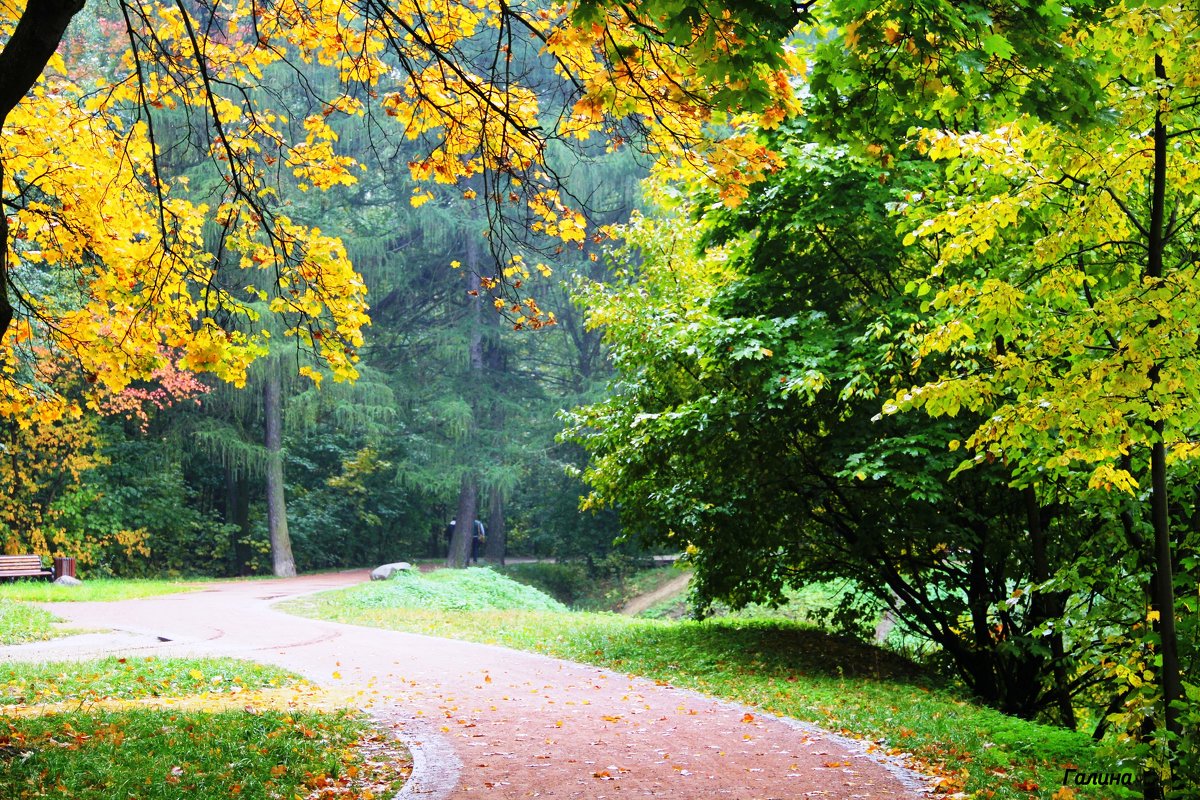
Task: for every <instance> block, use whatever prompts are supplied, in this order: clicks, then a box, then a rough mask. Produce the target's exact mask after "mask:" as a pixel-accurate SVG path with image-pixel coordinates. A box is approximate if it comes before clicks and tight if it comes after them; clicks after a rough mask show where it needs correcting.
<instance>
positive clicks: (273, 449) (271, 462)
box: [263, 364, 296, 578]
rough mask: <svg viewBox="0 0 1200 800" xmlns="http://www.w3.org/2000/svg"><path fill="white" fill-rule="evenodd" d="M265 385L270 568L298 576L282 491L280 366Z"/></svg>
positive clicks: (269, 372)
mask: <svg viewBox="0 0 1200 800" xmlns="http://www.w3.org/2000/svg"><path fill="white" fill-rule="evenodd" d="M268 367H269V368H268V370H267V379H266V382H265V383H264V384H263V418H264V420H265V422H266V446H267V473H266V479H267V532H268V533H269V535H270V539H271V569H272V571H273V572H274V573H275V575H276V576H277V577H280V578H291V577H294V576H295V575H296V561H295V559H293V558H292V540H291V537H290V536H288V524H287V500H286V499H285V497H284V492H283V397H282V394H283V389H282V386H281V385H280V379H279V371H278V366H277V365H275V364H270V365H268Z"/></svg>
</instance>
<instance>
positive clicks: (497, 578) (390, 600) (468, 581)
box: [344, 568, 567, 612]
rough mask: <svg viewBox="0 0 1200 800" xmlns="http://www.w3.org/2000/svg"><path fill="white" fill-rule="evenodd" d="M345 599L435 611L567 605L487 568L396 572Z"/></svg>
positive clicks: (368, 607)
mask: <svg viewBox="0 0 1200 800" xmlns="http://www.w3.org/2000/svg"><path fill="white" fill-rule="evenodd" d="M355 588H356V591H354V592H352V593H348V594H346V595H345V600H344V602H345V603H346V604H347V606H348V607H350V608H353V609H355V610H357V611H373V610H377V609H391V608H425V609H433V610H438V611H454V612H462V611H478V610H482V609H498V610H512V609H521V610H529V611H552V612H563V611H566V610H567V609H566V606H564V605H563V604H562V603H559V602H558V601H557V600H554V599H553V598H551V597H548V596H547V595H545V594H543V593H542V592H539V591H538V590H536V589H534V588H532V587H530V586H526V585H524V584H522V583H518V582H517V581H514V580H512V579H510V578H506V577H504V576H503V575H500V574H498V573H496V572H493V571H492V570H490V569H487V568H479V569H467V570H437V571H435V572H429V573H421V572H416V571H415V570H414V571H412V572H397V573H395V574H394V575H392V577H391V578H389V579H388V580H386V581H371V582H370V583H366V584H363V585H361V586H358V587H355Z"/></svg>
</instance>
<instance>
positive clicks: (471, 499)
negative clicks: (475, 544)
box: [446, 473, 479, 568]
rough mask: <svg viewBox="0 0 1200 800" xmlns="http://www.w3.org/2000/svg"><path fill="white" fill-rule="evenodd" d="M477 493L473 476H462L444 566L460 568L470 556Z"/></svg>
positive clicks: (468, 474) (469, 474)
mask: <svg viewBox="0 0 1200 800" xmlns="http://www.w3.org/2000/svg"><path fill="white" fill-rule="evenodd" d="M478 499H479V492H478V489H477V487H476V485H475V476H474V475H473V474H471V473H467V474H466V475H463V479H462V488H461V489H459V491H458V515H457V516H455V518H454V519H455V525H454V535H453V536H451V537H450V552H449V553H448V554H447V555H446V566H447V567H455V568H462V567H465V566H466V565H467V558H469V557H470V555H471V534H472V533H474V531H475V517H476V506H477V502H478Z"/></svg>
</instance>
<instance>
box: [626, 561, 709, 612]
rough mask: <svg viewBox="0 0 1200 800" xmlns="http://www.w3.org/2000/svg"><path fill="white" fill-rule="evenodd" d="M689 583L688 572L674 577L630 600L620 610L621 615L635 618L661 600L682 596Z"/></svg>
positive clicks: (689, 576) (690, 580)
mask: <svg viewBox="0 0 1200 800" xmlns="http://www.w3.org/2000/svg"><path fill="white" fill-rule="evenodd" d="M691 582H692V573H690V572H688V573H686V574H684V575H676V576H675V577H674V578H672V579H671V580H669V581H667V582H666V583H664V584H663V585H662V586H660V587H658V588H657V589H655V590H654V591H653V592H647V593H646V594H642V595H638V596H637V597H635V598H633V599H632V600H630V601H629V602H628V603H626V604H625V605H624V606H623V607H622V608H621V613H622V614H624V615H625V616H627V617H636V616H637V615H638V614H640V613H642V612H643V611H645V610H646V609H648V608H651V607H653V606H655V605H658V604H659V603H661V602H662V601H663V600H667V599H669V598H672V597H675V596H676V595H678V594H682V593H683V592H684V591H686V590H687V587H688V584H689V583H691Z"/></svg>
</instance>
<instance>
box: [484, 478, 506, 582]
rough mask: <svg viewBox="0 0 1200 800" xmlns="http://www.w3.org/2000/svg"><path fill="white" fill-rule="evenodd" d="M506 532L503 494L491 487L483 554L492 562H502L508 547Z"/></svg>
mask: <svg viewBox="0 0 1200 800" xmlns="http://www.w3.org/2000/svg"><path fill="white" fill-rule="evenodd" d="M507 538H508V532H507V531H506V530H505V528H504V494H503V493H502V492H501V491H500V489H499V488H497V487H495V486H493V487H492V497H491V502H490V503H489V508H488V526H487V547H486V548H485V550H484V555H485V556H486V558H487V560H488V561H489V562H490V563H492V564H503V563H504V552H505V550H507V549H508V541H507Z"/></svg>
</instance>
